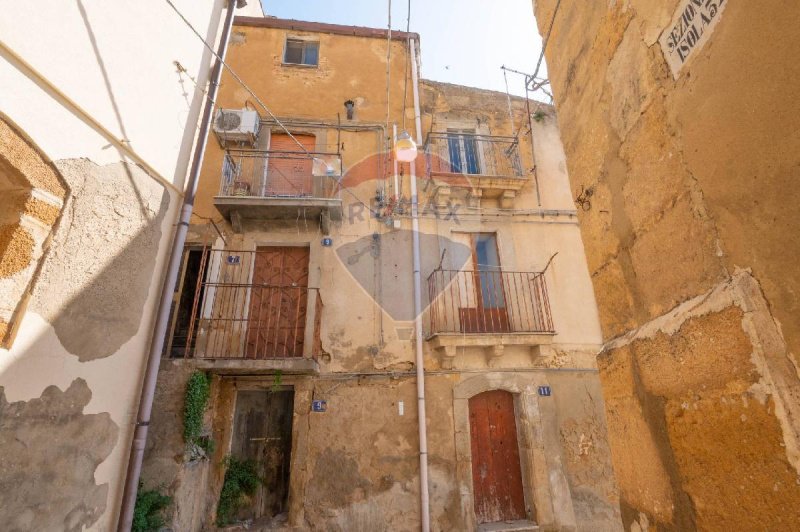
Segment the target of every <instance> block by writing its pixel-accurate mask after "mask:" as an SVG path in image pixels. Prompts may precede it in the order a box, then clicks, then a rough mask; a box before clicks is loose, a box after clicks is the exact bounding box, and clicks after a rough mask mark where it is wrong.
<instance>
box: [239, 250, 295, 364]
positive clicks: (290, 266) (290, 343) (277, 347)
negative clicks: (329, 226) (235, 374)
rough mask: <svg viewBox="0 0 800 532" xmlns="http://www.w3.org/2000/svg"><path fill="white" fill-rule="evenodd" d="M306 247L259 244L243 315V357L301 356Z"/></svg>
mask: <svg viewBox="0 0 800 532" xmlns="http://www.w3.org/2000/svg"><path fill="white" fill-rule="evenodd" d="M308 262H309V248H307V247H299V246H282V247H279V246H268V247H259V248H258V249H257V250H256V253H255V258H254V259H253V280H252V292H251V295H250V305H249V312H248V317H247V337H246V342H245V358H255V359H265V358H284V357H301V356H303V345H304V337H305V325H306V311H307V307H308Z"/></svg>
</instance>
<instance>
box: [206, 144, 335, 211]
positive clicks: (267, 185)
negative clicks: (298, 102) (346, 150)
mask: <svg viewBox="0 0 800 532" xmlns="http://www.w3.org/2000/svg"><path fill="white" fill-rule="evenodd" d="M341 175H342V158H341V156H340V155H338V154H336V153H318V152H309V153H308V154H306V153H303V152H291V151H274V150H268V151H259V150H226V152H225V157H224V160H223V164H222V180H221V183H220V192H219V193H220V196H244V197H257V198H325V199H334V198H338V197H339V181H340V178H341Z"/></svg>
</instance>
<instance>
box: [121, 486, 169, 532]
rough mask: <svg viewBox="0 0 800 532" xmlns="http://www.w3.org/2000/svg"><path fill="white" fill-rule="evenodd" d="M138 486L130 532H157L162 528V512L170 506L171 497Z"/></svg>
mask: <svg viewBox="0 0 800 532" xmlns="http://www.w3.org/2000/svg"><path fill="white" fill-rule="evenodd" d="M142 487H143V486H142V484H141V483H140V484H139V491H137V492H136V506H134V508H133V524H132V525H131V531H132V532H151V531H157V530H159V529H160V528H161V527H163V526H164V515H163V513H162V512H163V511H164V510H165V509H166V508H167V507H169V506H170V505H171V504H172V497H169V496H167V495H164V494H162V493H161V492H159V491H158V490H144V489H142Z"/></svg>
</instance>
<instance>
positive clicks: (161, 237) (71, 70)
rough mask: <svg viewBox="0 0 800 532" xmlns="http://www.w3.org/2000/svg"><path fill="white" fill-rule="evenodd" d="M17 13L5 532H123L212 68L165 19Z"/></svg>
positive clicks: (6, 216)
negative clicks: (156, 338) (147, 376)
mask: <svg viewBox="0 0 800 532" xmlns="http://www.w3.org/2000/svg"><path fill="white" fill-rule="evenodd" d="M174 4H175V5H176V6H177V7H178V9H180V10H181V12H182V13H184V14H185V15H186V16H187V18H188V20H190V21H191V23H193V24H196V25H197V26H198V27H199V28H202V31H203V33H204V35H205V38H207V39H208V40H209V41H210V42H212V43H214V41H215V40H216V39H217V35H218V33H219V31H218V28H219V27H220V24H221V22H222V17H223V14H224V13H225V12H226V11H225V10H224V9H223V8H224V7H225V6H226V5H229V4H230V2H225V1H222V0H207V1H202V2H198V1H184V0H176V1H175V2H174ZM252 7H255V8H256V9H257V11H252ZM248 12H249V13H259V12H260V8H259V7H258V5H257V3H255V2H254V3H253V5H252V6H251V11H248ZM3 13H4V15H3V17H2V18H0V448H2V453H0V497H1V498H2V503H1V504H0V523H1V524H0V528H2V529H3V530H15V531H22V530H26V531H27V530H35V531H51V530H52V531H55V530H102V531H106V530H113V529H114V528H115V526H116V523H117V515H118V513H119V506H120V499H121V498H122V487H123V482H124V479H125V469H126V464H127V458H128V453H129V449H130V446H131V443H130V442H131V434H132V430H133V426H134V423H135V417H134V416H135V414H136V407H137V403H138V397H139V390H140V389H141V376H142V372H143V367H144V363H145V360H146V353H147V343H148V340H149V338H150V336H151V334H152V322H153V315H154V313H155V306H156V302H157V299H158V293H159V287H160V286H161V283H162V276H163V270H164V262H165V261H164V259H165V257H166V255H167V250H168V246H169V242H170V241H171V239H172V233H173V224H174V222H175V219H176V212H177V206H178V205H179V203H180V198H181V196H182V193H183V184H184V180H185V176H186V173H187V170H188V168H187V166H188V162H189V158H190V155H191V152H192V145H193V142H194V139H195V134H196V129H197V122H198V117H199V115H200V110H201V108H202V105H203V103H204V101H205V97H204V91H203V87H204V85H205V84H206V83H207V82H208V77H209V76H208V73H209V68H210V66H211V62H210V59H211V55H210V54H209V53H208V52H207V50H206V48H205V47H204V45H203V43H202V42H201V41H200V40H199V39H198V38H197V36H196V35H194V34H193V33H192V32H191V31H190V30H189V28H187V27H186V25H185V24H184V22H182V21H181V19H180V18H179V17H178V16H177V15H176V13H174V12H173V11H172V10H171V8H170V7H169V6H168V5H167V4H166V3H163V2H157V3H153V2H147V3H141V4H139V3H130V2H89V1H82V0H78V1H77V2H28V3H13V5H12V3H10V2H5V3H4V4H3ZM142 35H147V36H148V37H147V38H146V39H143V38H142ZM195 84H199V85H200V87H201V88H200V89H197V88H196V87H195Z"/></svg>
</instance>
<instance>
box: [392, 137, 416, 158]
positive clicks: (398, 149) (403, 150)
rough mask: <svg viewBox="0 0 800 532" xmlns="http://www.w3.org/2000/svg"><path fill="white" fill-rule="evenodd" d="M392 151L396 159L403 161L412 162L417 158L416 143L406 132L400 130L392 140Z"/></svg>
mask: <svg viewBox="0 0 800 532" xmlns="http://www.w3.org/2000/svg"><path fill="white" fill-rule="evenodd" d="M394 153H395V156H396V157H397V160H398V161H400V162H404V163H410V162H414V159H416V158H417V143H416V142H414V139H412V138H411V135H409V134H408V131H405V130H404V131H402V132H401V133H400V134H399V135H397V138H396V139H395V141H394Z"/></svg>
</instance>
